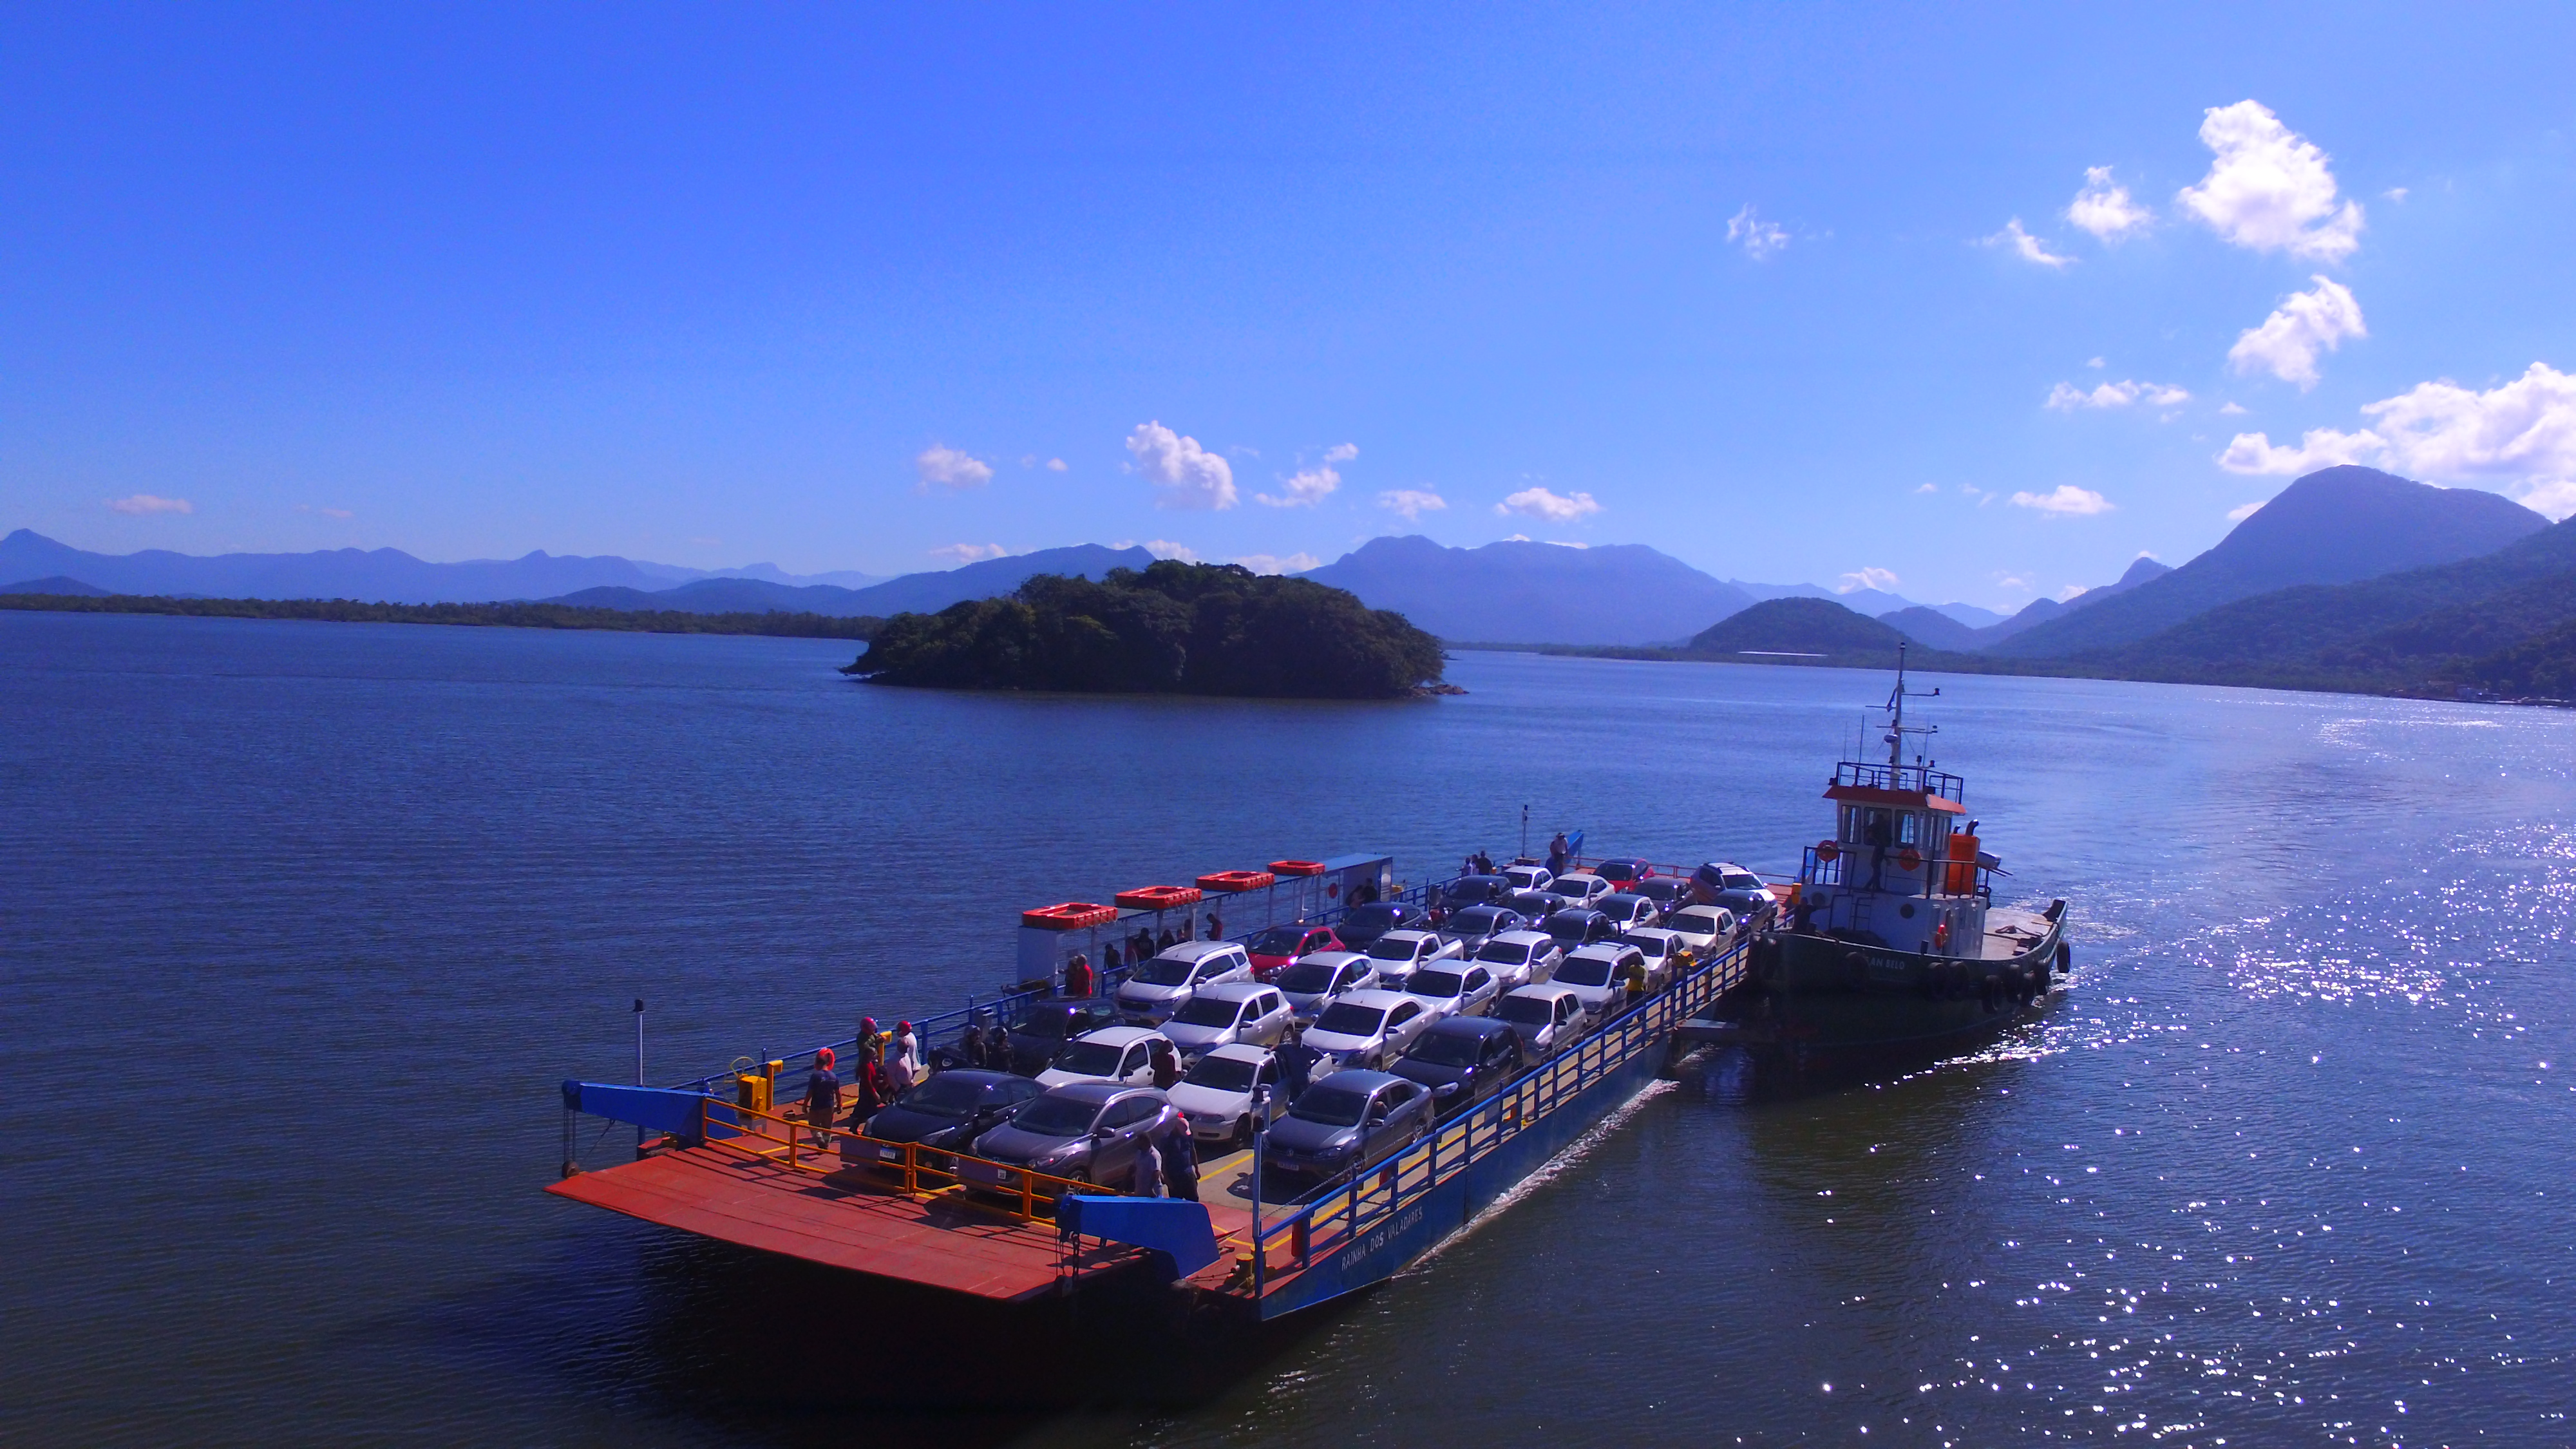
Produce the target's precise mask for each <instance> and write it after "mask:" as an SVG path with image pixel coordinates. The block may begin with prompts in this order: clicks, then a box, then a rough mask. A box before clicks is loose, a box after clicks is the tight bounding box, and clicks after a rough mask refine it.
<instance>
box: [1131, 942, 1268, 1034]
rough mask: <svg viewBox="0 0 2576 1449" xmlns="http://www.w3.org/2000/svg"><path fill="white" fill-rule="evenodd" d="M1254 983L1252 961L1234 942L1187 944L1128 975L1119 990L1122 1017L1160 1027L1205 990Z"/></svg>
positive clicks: (1183, 943) (1184, 943)
mask: <svg viewBox="0 0 2576 1449" xmlns="http://www.w3.org/2000/svg"><path fill="white" fill-rule="evenodd" d="M1251 979H1252V957H1251V956H1250V955H1249V954H1247V953H1246V952H1245V951H1244V949H1243V948H1242V947H1241V946H1239V945H1237V944H1235V943H1234V942H1232V941H1183V942H1181V943H1180V944H1179V945H1176V946H1174V947H1172V948H1171V949H1170V950H1167V951H1164V952H1162V953H1161V954H1160V955H1157V956H1156V957H1154V959H1152V960H1150V961H1147V962H1145V963H1144V964H1143V965H1140V966H1138V967H1137V968H1136V969H1135V970H1134V971H1132V972H1130V973H1128V977H1127V979H1126V981H1125V982H1123V983H1122V984H1120V986H1119V988H1118V1015H1119V1016H1120V1017H1122V1018H1124V1019H1125V1020H1127V1021H1130V1022H1134V1023H1136V1024H1138V1025H1141V1026H1160V1025H1162V1024H1163V1023H1164V1022H1166V1021H1169V1020H1170V1019H1171V1017H1172V1013H1174V1012H1176V1011H1179V1010H1180V1009H1181V1008H1182V1007H1184V1006H1187V1005H1189V1004H1190V998H1191V997H1192V996H1195V995H1197V994H1198V990H1199V988H1200V987H1202V986H1215V985H1218V984H1219V983H1221V982H1227V981H1249V980H1251Z"/></svg>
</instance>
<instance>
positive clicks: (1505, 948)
mask: <svg viewBox="0 0 2576 1449" xmlns="http://www.w3.org/2000/svg"><path fill="white" fill-rule="evenodd" d="M1529 951H1530V948H1529V942H1527V941H1487V942H1486V943H1485V949H1483V950H1482V951H1479V952H1477V953H1476V959H1477V960H1479V961H1491V962H1493V963H1494V964H1495V965H1497V966H1526V965H1528V964H1529Z"/></svg>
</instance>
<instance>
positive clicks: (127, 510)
mask: <svg viewBox="0 0 2576 1449" xmlns="http://www.w3.org/2000/svg"><path fill="white" fill-rule="evenodd" d="M107 506H108V507H110V508H112V509H114V510H116V511H117V512H119V513H122V514H126V515H128V516H129V517H134V518H142V517H145V516H147V515H150V514H154V513H194V512H196V511H197V505H195V504H193V503H190V502H189V501H188V500H187V499H185V498H160V497H156V496H154V495H152V494H150V493H137V494H135V495H133V496H132V497H129V498H111V499H109V500H107Z"/></svg>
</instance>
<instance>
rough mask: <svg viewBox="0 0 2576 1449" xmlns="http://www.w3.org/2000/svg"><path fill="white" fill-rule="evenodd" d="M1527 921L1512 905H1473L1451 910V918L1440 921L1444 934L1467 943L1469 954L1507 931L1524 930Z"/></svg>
mask: <svg viewBox="0 0 2576 1449" xmlns="http://www.w3.org/2000/svg"><path fill="white" fill-rule="evenodd" d="M1525 924H1526V921H1525V920H1524V918H1523V917H1522V915H1521V913H1520V912H1518V911H1516V910H1513V909H1512V908H1511V907H1509V906H1469V907H1467V908H1466V909H1465V910H1462V911H1451V912H1450V913H1449V919H1447V920H1445V921H1442V922H1441V923H1440V934H1441V935H1444V936H1446V937H1448V938H1449V939H1450V940H1452V941H1456V942H1459V943H1460V944H1462V945H1464V946H1465V947H1466V948H1467V954H1468V955H1470V956H1473V955H1475V954H1476V951H1477V949H1478V948H1480V947H1482V946H1483V945H1484V944H1485V943H1486V942H1487V941H1489V940H1491V939H1493V938H1494V937H1496V936H1499V935H1501V934H1502V933H1504V932H1505V931H1517V930H1520V929H1522V927H1523V926H1524V925H1525Z"/></svg>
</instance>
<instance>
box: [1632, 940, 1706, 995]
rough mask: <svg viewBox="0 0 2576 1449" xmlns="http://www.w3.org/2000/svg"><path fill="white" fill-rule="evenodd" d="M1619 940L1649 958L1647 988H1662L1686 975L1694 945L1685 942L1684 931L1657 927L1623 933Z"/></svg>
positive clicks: (1652, 989) (1647, 962)
mask: <svg viewBox="0 0 2576 1449" xmlns="http://www.w3.org/2000/svg"><path fill="white" fill-rule="evenodd" d="M1619 939H1620V940H1621V941H1623V942H1625V943H1627V944H1628V945H1631V946H1634V947H1636V948H1637V950H1638V951H1639V953H1641V954H1642V955H1644V956H1645V958H1646V989H1647V990H1649V991H1661V990H1663V989H1664V988H1665V987H1667V986H1670V985H1672V984H1673V981H1674V979H1675V978H1677V977H1679V976H1680V975H1681V974H1682V968H1683V966H1684V965H1685V964H1686V963H1687V962H1688V960H1689V958H1690V948H1689V947H1688V946H1687V945H1685V944H1683V942H1682V933H1681V932H1679V931H1666V930H1662V929H1660V928H1658V927H1654V926H1646V927H1642V928H1640V929H1638V930H1634V931H1628V932H1625V933H1623V934H1622V935H1621V936H1620V937H1619Z"/></svg>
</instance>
